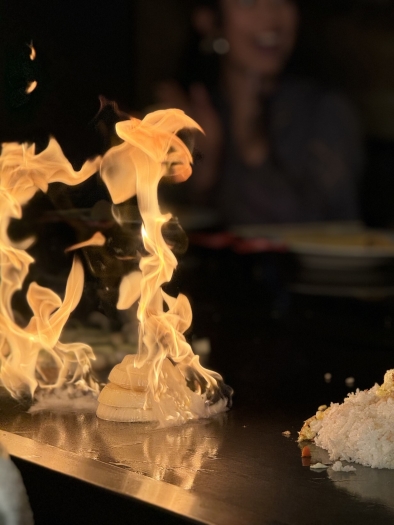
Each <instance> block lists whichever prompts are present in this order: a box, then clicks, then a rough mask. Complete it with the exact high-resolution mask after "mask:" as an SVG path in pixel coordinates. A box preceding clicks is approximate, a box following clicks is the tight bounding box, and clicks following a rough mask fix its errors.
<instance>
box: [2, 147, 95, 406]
mask: <svg viewBox="0 0 394 525" xmlns="http://www.w3.org/2000/svg"><path fill="white" fill-rule="evenodd" d="M97 168H98V160H97V159H96V160H94V161H88V162H86V163H85V164H84V165H83V167H82V169H81V170H80V171H79V172H75V171H74V169H73V167H72V166H71V164H70V163H69V162H68V161H67V159H66V158H65V157H64V155H63V152H62V150H61V148H60V146H59V144H58V143H57V142H56V141H55V140H54V139H51V140H50V141H49V144H48V146H47V148H46V149H45V150H44V151H42V152H41V153H39V154H38V155H36V154H35V147H34V145H27V144H22V145H21V144H16V143H10V144H3V146H2V152H1V156H0V209H1V216H0V379H1V382H2V384H3V385H4V386H5V388H6V389H7V390H8V391H9V392H10V393H11V395H12V396H13V397H15V398H17V399H20V398H21V397H24V396H25V395H26V394H27V395H29V396H31V397H33V396H34V393H35V391H36V389H37V387H38V386H40V387H41V388H55V387H60V386H62V385H64V384H65V383H66V382H72V383H77V382H80V383H81V384H85V379H84V378H88V376H89V371H90V359H93V358H94V356H93V352H92V350H91V348H90V347H89V346H87V345H85V344H83V343H72V344H67V345H65V344H62V343H61V342H60V341H59V337H60V334H61V331H62V329H63V327H64V325H65V323H66V321H67V319H68V317H69V315H70V313H71V312H72V311H73V310H74V308H75V307H76V306H77V304H78V302H79V299H80V297H81V294H82V289H83V281H84V275H83V267H82V264H81V262H80V261H79V259H78V258H77V257H75V258H74V262H73V265H72V269H71V272H70V275H69V278H68V282H67V285H66V291H65V296H64V299H63V301H62V300H61V299H60V297H59V296H58V295H57V294H55V293H54V292H53V291H52V290H50V289H48V288H44V287H42V286H39V285H38V284H37V283H34V282H33V283H31V284H30V286H29V289H28V292H27V301H28V304H29V306H30V308H31V310H32V312H33V315H32V317H31V319H30V321H29V323H28V324H27V326H26V327H25V328H21V327H20V326H18V324H17V323H16V322H15V317H14V312H13V310H12V307H11V300H12V297H13V295H14V293H15V292H16V291H17V290H20V289H21V288H22V285H23V282H24V280H25V278H26V276H27V274H28V272H29V266H30V264H31V263H33V262H34V259H33V258H32V257H31V256H30V255H29V254H28V253H27V252H26V250H27V248H29V246H31V245H32V243H33V242H34V239H28V240H26V241H24V242H22V243H18V244H15V243H13V242H12V241H11V239H10V238H9V237H8V234H7V229H8V225H9V222H10V220H11V218H14V219H20V218H21V217H22V206H23V205H24V204H26V203H27V202H28V201H29V200H30V199H31V198H32V197H33V196H34V194H35V193H36V192H37V191H38V190H41V191H43V192H46V191H47V189H48V184H50V183H51V182H63V183H65V184H71V185H74V184H78V183H80V182H83V181H84V180H86V179H87V178H88V177H90V176H91V175H92V174H93V173H95V172H96V171H97ZM41 351H45V352H47V353H48V354H49V355H50V356H51V358H52V360H53V362H54V363H55V365H56V368H57V376H56V378H55V380H54V381H51V380H50V379H49V378H48V377H47V376H46V371H45V370H44V369H43V368H42V367H41V365H40V360H39V355H40V352H41ZM87 381H88V383H89V384H88V383H86V388H95V385H94V384H93V382H92V381H91V380H89V379H87Z"/></svg>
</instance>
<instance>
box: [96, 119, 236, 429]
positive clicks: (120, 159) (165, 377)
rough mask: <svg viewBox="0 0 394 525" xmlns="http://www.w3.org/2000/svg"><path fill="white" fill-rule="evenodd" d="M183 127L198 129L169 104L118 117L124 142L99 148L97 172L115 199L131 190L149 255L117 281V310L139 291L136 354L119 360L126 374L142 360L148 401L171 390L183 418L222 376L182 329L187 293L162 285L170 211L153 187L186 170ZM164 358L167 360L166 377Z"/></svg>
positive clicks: (168, 256) (170, 263)
mask: <svg viewBox="0 0 394 525" xmlns="http://www.w3.org/2000/svg"><path fill="white" fill-rule="evenodd" d="M182 128H192V129H198V130H200V131H202V130H201V128H200V127H199V126H198V124H197V123H196V122H194V121H193V120H192V119H191V118H189V117H187V116H186V115H185V114H184V113H183V111H180V110H176V109H172V110H163V111H156V112H153V113H150V114H149V115H147V116H146V117H145V118H144V119H143V120H142V121H141V120H139V119H135V118H132V119H130V120H128V121H125V122H119V123H118V124H117V125H116V132H117V134H118V135H119V137H120V138H122V139H123V140H124V141H125V142H124V143H123V144H121V145H120V146H116V147H114V148H112V149H111V150H109V151H108V152H107V153H106V154H105V156H104V157H103V160H102V165H101V174H102V177H103V180H104V182H105V183H106V185H107V187H108V190H109V192H110V195H111V198H112V200H113V202H114V203H115V204H119V203H121V202H124V201H126V200H127V199H129V198H131V197H133V196H135V195H136V196H137V201H138V207H139V210H140V213H141V216H142V221H143V226H142V230H141V233H142V239H143V243H144V247H145V249H146V251H147V252H148V254H149V255H147V256H145V257H142V258H141V260H140V271H141V275H140V276H139V277H137V274H138V272H133V273H132V274H130V275H129V276H126V277H125V278H124V279H123V281H122V283H121V287H120V296H119V302H118V308H122V307H125V306H126V307H129V306H131V304H132V302H133V301H134V300H136V299H137V298H138V296H139V295H140V302H139V307H138V311H137V317H138V320H139V323H140V331H139V348H138V356H137V358H136V359H135V360H134V361H133V364H132V365H125V366H126V368H127V367H129V368H128V370H129V371H130V374H135V373H136V371H135V369H141V368H142V367H145V366H148V370H149V371H148V387H149V388H148V391H149V393H150V395H151V396H152V398H153V400H154V401H155V402H156V403H160V402H162V400H163V397H165V396H168V395H170V396H171V395H175V397H176V398H177V401H176V403H175V404H176V407H177V410H176V411H175V412H176V414H178V416H179V419H182V418H183V420H184V419H190V418H194V417H204V414H205V417H206V416H207V415H209V411H208V412H205V413H204V410H201V407H199V409H197V408H196V409H195V411H193V408H192V405H193V399H192V398H193V396H192V394H197V395H198V396H200V397H199V400H201V399H203V400H204V401H206V402H207V403H208V404H209V400H210V399H215V393H217V392H218V391H219V383H222V378H221V376H220V375H219V374H216V373H215V372H211V371H209V370H206V369H204V368H203V367H202V366H201V365H200V363H199V357H198V356H196V355H194V354H193V352H192V349H191V347H190V345H189V344H188V343H187V341H186V339H185V336H184V335H183V333H184V332H185V331H186V330H187V328H189V326H190V324H191V320H192V312H191V308H190V303H189V301H188V299H187V298H186V297H185V296H184V295H183V294H179V295H178V297H177V298H174V297H171V296H169V295H168V294H166V293H164V292H163V290H162V288H161V287H162V285H163V284H164V283H166V282H169V281H170V280H171V278H172V275H173V272H174V270H175V268H176V266H177V264H178V263H177V260H176V258H175V256H174V254H173V253H172V251H171V248H170V247H169V246H168V245H167V244H166V242H165V240H164V238H163V235H162V227H163V225H164V224H165V223H166V222H168V221H169V220H170V219H171V214H162V213H161V211H160V208H159V203H158V198H157V188H158V184H159V181H160V179H161V178H162V177H163V176H170V177H173V178H174V179H175V180H176V181H183V180H186V179H187V178H188V177H189V176H190V175H191V163H192V156H191V153H190V151H189V150H188V148H187V147H186V145H185V144H184V143H183V142H182V141H181V140H180V139H179V137H177V136H176V133H177V132H178V131H179V130H180V129H182ZM165 305H166V307H165ZM168 362H171V363H172V364H173V365H174V366H173V367H172V368H174V372H173V375H172V376H171V374H172V372H171V369H172V368H171V366H170V367H169V366H168V365H167V364H166V363H168ZM164 364H166V366H165V367H164V366H163V365H164ZM175 368H176V372H175ZM169 376H171V377H172V379H171V377H169ZM175 377H176V381H174V379H175ZM179 380H180V381H183V384H184V385H186V383H187V382H188V383H189V385H190V386H192V390H193V392H192V390H190V389H188V388H182V385H177V384H176V383H177V382H178V383H179ZM131 383H132V381H131ZM131 388H132V387H131ZM171 389H173V393H172V394H171V392H170V391H171ZM203 394H204V396H203ZM108 396H109V393H108V394H106V393H105V389H104V391H103V392H102V394H101V396H100V399H99V401H101V402H102V404H103V405H105V403H106V401H105V399H106V397H108ZM111 399H112V397H111ZM218 399H220V401H221V403H219V404H220V408H219V407H218V411H222V410H224V409H225V407H226V404H227V399H226V400H225V401H224V396H221V395H219V396H218ZM151 401H152V400H151ZM111 403H112V401H111ZM111 406H113V405H111ZM205 406H206V405H205ZM122 408H124V407H123V405H122ZM162 408H163V407H162ZM105 413H106V411H105V410H104V409H103V407H99V411H98V415H99V416H100V417H103V418H106V419H110V418H111V416H108V415H107V416H106V415H105ZM156 416H157V414H156ZM178 416H174V415H173V414H172V415H171V416H170V417H171V418H173V417H178ZM116 417H118V415H116Z"/></svg>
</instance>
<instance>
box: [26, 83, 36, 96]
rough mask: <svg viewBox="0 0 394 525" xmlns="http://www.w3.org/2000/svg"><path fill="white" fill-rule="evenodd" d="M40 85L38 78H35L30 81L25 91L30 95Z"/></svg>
mask: <svg viewBox="0 0 394 525" xmlns="http://www.w3.org/2000/svg"><path fill="white" fill-rule="evenodd" d="M37 85H38V82H37V80H33V81H32V82H29V84H28V85H27V88H26V89H25V92H26V93H27V94H28V95H29V94H30V93H33V91H34V90H35V89H36V87H37Z"/></svg>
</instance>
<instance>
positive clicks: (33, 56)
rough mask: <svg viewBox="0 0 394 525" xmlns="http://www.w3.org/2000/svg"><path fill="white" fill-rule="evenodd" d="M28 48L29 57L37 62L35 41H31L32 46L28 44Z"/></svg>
mask: <svg viewBox="0 0 394 525" xmlns="http://www.w3.org/2000/svg"><path fill="white" fill-rule="evenodd" d="M27 47H28V48H29V49H30V55H29V58H30V60H35V59H36V56H37V53H36V50H35V49H34V46H33V41H31V42H30V44H27Z"/></svg>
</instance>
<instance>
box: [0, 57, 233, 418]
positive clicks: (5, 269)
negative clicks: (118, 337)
mask: <svg viewBox="0 0 394 525" xmlns="http://www.w3.org/2000/svg"><path fill="white" fill-rule="evenodd" d="M32 55H33V58H32V59H34V53H33V48H32ZM183 128H189V129H192V130H199V131H202V130H201V128H200V127H199V126H198V124H197V123H196V122H194V121H193V120H192V119H191V118H189V117H187V116H186V115H185V114H184V113H183V111H180V110H175V109H173V110H165V111H156V112H153V113H150V114H149V115H147V116H146V117H145V118H144V119H143V120H139V119H136V118H131V119H129V120H126V121H122V122H118V123H117V125H116V132H117V134H118V136H119V138H120V139H122V140H123V141H124V142H123V143H122V144H120V145H118V146H115V147H112V148H111V149H110V150H109V151H108V152H107V153H106V154H105V155H104V157H103V158H102V159H99V158H97V159H95V160H93V161H87V162H86V163H85V164H84V165H83V167H82V168H81V170H80V171H78V172H76V171H74V169H73V168H72V166H71V164H70V163H69V162H68V161H67V159H66V158H65V157H64V155H63V152H62V150H61V148H60V146H59V144H58V143H57V142H56V141H55V140H54V139H51V140H50V142H49V144H48V147H47V148H46V149H45V150H44V151H42V152H41V153H39V154H37V155H36V154H35V147H34V145H26V144H23V145H20V144H4V145H3V148H2V153H1V156H0V209H1V216H0V380H1V382H2V384H3V385H4V386H5V388H6V389H7V390H8V391H9V392H10V393H11V395H12V396H14V397H15V398H17V399H20V398H21V397H23V396H24V395H25V394H26V393H27V394H29V395H30V396H31V397H33V396H34V394H35V392H36V390H37V388H38V387H39V388H41V389H53V388H57V387H62V386H64V385H66V384H72V385H77V386H78V387H80V388H82V389H85V390H87V389H91V390H97V384H96V383H95V382H94V381H93V379H92V378H91V376H90V360H91V359H94V355H93V351H92V349H91V348H90V347H89V346H88V345H86V344H83V343H69V344H63V343H61V342H60V341H59V339H60V337H61V332H62V330H63V327H64V325H65V323H66V322H67V319H68V318H69V315H70V313H71V312H72V311H73V310H74V309H75V307H76V306H77V304H78V302H79V300H80V297H81V294H82V290H83V283H84V272H83V266H82V263H81V262H80V260H79V259H78V257H77V256H74V262H73V265H72V268H71V271H70V275H69V278H68V281H67V285H66V290H65V294H64V298H63V300H62V299H61V298H60V297H59V296H58V295H57V294H55V293H54V292H53V291H51V290H50V289H48V288H44V287H42V286H39V285H38V284H37V283H31V284H30V286H29V289H28V292H27V301H28V304H29V306H30V308H31V310H32V313H33V315H32V317H31V319H30V321H29V322H28V324H27V326H26V327H25V328H22V327H20V326H19V325H18V324H17V323H16V321H15V317H14V313H13V311H12V307H11V300H12V297H13V295H14V293H15V292H16V291H17V290H20V289H21V287H22V285H23V282H24V280H25V278H26V276H27V274H28V272H29V266H30V264H31V263H32V262H33V259H32V257H31V256H30V255H29V254H28V253H27V251H26V250H27V249H28V247H29V246H31V244H32V243H33V242H34V239H28V240H26V241H24V242H22V243H19V244H15V243H13V242H12V241H11V239H10V238H9V237H8V234H7V230H8V225H9V222H10V220H11V218H14V219H20V218H21V217H22V206H23V205H24V204H26V203H27V202H28V201H29V200H30V199H31V198H32V197H33V196H34V194H35V193H36V192H37V191H38V190H41V191H43V192H46V191H47V189H48V185H49V184H50V183H52V182H63V183H65V184H69V185H75V184H79V183H81V182H83V181H84V180H86V179H87V178H88V177H90V176H91V175H92V174H93V173H95V172H96V171H97V170H98V168H99V164H100V162H101V165H100V171H101V175H102V178H103V180H104V182H105V184H106V186H107V188H108V191H109V194H110V196H111V199H112V202H113V216H114V218H115V220H117V221H118V222H119V223H120V224H121V223H122V213H121V208H117V205H120V204H122V205H123V203H125V202H126V201H127V200H129V199H130V198H132V197H136V198H137V202H138V207H139V211H140V215H141V217H142V227H141V238H142V242H143V246H144V250H145V254H143V255H141V254H138V257H136V259H137V261H138V260H139V270H136V271H133V272H131V273H129V274H128V275H125V276H124V277H123V278H122V280H121V282H120V287H119V298H118V302H117V308H118V309H120V310H127V309H129V308H130V307H131V306H132V305H133V304H134V303H135V302H136V301H138V300H139V304H138V310H137V318H138V321H139V344H138V354H137V355H128V356H126V357H125V359H124V360H123V362H122V363H120V364H119V365H116V366H115V368H114V369H113V370H112V372H111V373H110V376H109V381H110V383H109V384H108V385H107V386H106V387H105V388H104V389H103V391H102V392H101V394H100V397H99V406H98V409H97V415H98V417H100V418H103V419H107V420H114V421H159V422H160V423H161V424H163V425H164V424H169V423H182V422H184V421H187V420H189V419H196V418H200V417H208V416H210V415H212V414H216V413H219V412H223V411H225V410H226V409H227V407H228V406H229V405H230V403H231V396H232V390H231V388H229V387H227V386H226V385H225V384H224V383H223V379H222V377H221V376H220V375H219V374H217V373H215V372H212V371H210V370H207V369H205V368H203V367H202V366H201V364H200V362H199V357H198V356H196V355H194V354H193V352H192V349H191V347H190V345H189V344H188V343H187V341H186V338H185V335H184V333H185V331H186V330H187V329H188V328H189V327H190V325H191V321H192V311H191V307H190V303H189V301H188V299H187V298H186V296H184V295H183V294H179V295H178V296H177V297H172V296H170V295H168V294H167V293H165V292H164V290H163V289H162V287H163V285H164V284H165V283H168V282H169V281H170V280H171V278H172V275H173V273H174V270H175V269H176V267H177V264H178V262H177V259H176V257H175V255H174V253H173V252H172V249H171V246H170V245H169V244H167V243H166V241H165V239H164V237H163V234H162V230H163V226H165V225H166V224H167V223H168V222H169V221H170V220H171V219H172V216H171V214H169V213H167V214H162V213H161V210H160V207H159V203H158V196H157V190H158V185H159V182H160V180H161V179H162V178H163V177H170V178H172V179H173V180H174V181H176V182H181V181H184V180H186V179H188V177H190V175H191V171H192V168H191V164H192V156H191V153H190V151H189V149H188V148H187V147H186V145H185V144H184V143H183V142H182V140H181V139H180V138H179V137H178V136H177V135H176V134H177V133H178V131H180V130H181V129H183ZM105 243H106V238H105V237H104V235H103V234H102V233H101V232H96V233H95V234H94V235H93V236H92V237H91V238H90V239H87V240H85V241H82V242H79V243H77V244H75V245H73V246H70V247H69V248H68V249H67V250H66V251H75V250H78V249H80V248H86V247H89V246H104V245H105ZM114 257H117V256H116V255H114ZM128 258H133V257H131V256H130V257H128ZM42 351H44V352H46V353H47V354H49V356H50V357H51V359H52V361H53V362H54V364H55V367H56V377H55V378H54V379H53V378H49V377H48V376H47V373H46V370H45V368H44V367H43V366H42V364H41V362H40V354H41V353H42Z"/></svg>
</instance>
